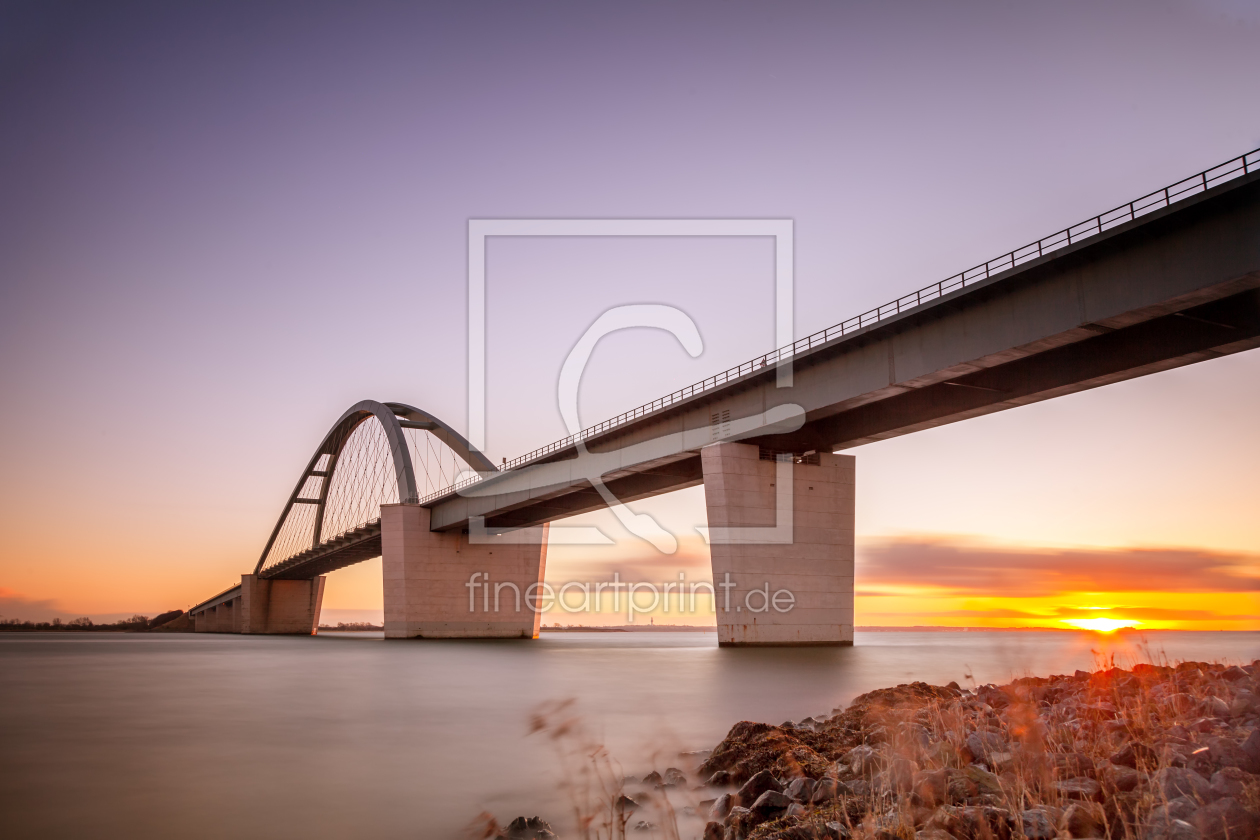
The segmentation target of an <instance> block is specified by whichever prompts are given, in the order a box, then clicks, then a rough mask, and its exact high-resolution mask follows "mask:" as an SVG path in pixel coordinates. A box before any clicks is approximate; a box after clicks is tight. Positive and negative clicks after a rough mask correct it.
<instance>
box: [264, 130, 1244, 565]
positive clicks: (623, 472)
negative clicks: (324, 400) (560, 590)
mask: <svg viewBox="0 0 1260 840" xmlns="http://www.w3.org/2000/svg"><path fill="white" fill-rule="evenodd" d="M1251 156H1253V157H1256V158H1257V160H1258V161H1260V155H1257V154H1256V153H1252V155H1251ZM1253 168H1254V167H1253ZM1208 184H1209V182H1208V181H1207V179H1206V177H1205V178H1204V186H1205V187H1207V186H1208ZM1153 195H1154V194H1153ZM1165 202H1166V204H1167V206H1162V207H1159V208H1156V209H1153V210H1148V212H1146V213H1145V215H1138V214H1137V213H1135V212H1133V207H1134V205H1128V207H1129V208H1130V216H1131V218H1127V219H1125V218H1119V217H1117V218H1114V219H1111V220H1108V221H1106V222H1105V223H1104V221H1103V219H1104V217H1105V216H1106V214H1104V217H1097V219H1096V220H1095V221H1096V222H1097V229H1096V230H1092V231H1091V230H1087V229H1084V228H1082V229H1081V230H1080V231H1078V232H1077V234H1076V237H1077V238H1076V239H1075V240H1073V238H1072V233H1071V229H1069V231H1067V232H1065V233H1067V235H1068V240H1069V242H1068V243H1067V244H1064V243H1062V242H1059V243H1057V244H1055V246H1054V247H1055V249H1054V250H1052V251H1051V252H1049V253H1041V251H1040V249H1041V243H1036V244H1037V246H1038V249H1039V250H1038V252H1026V253H1023V254H1020V253H1019V252H1012V254H1010V255H1008V256H1007V258H1002V259H1007V263H1006V266H1007V267H1006V268H1005V270H992V265H993V264H992V263H986V264H985V266H984V274H983V275H975V276H972V277H971V278H967V277H966V273H964V275H962V277H963V280H964V282H954V284H953V286H951V287H948V288H947V287H946V286H945V285H943V284H937V290H936V294H935V295H932V296H929V297H930V298H931V299H929V300H923V299H922V297H921V296H920V297H916V298H915V299H914V301H913V305H911V304H910V303H907V304H906V305H905V306H904V307H903V306H902V302H901V301H898V302H897V305H896V309H895V310H888V311H884V308H881V309H880V310H878V311H877V315H878V317H875V318H872V319H870V321H869V322H868V321H864V320H863V318H864V317H865V316H861V317H859V318H858V319H854V320H853V321H851V322H846V324H849V325H850V327H848V328H845V329H836V330H835V331H834V332H833V331H824V332H823V333H820V334H818V335H817V336H814V337H811V338H810V339H808V340H802V342H798V343H797V346H795V347H794V348H791V349H790V352H788V353H784V352H783V351H779V354H778V355H779V356H782V357H785V358H787V357H790V359H791V364H792V366H793V385H792V387H790V388H778V387H777V385H776V370H775V367H774V364H773V363H774V360H775V358H776V354H769V355H768V356H767V357H766V358H767V359H768V360H769V361H770V364H768V365H765V366H759V365H757V364H755V363H754V364H749V365H744V366H740V368H736V369H733V370H732V371H728V372H727V373H726V374H723V375H722V377H724V378H723V379H722V381H721V382H718V381H717V380H718V377H714V378H713V379H712V383H713V384H712V385H706V386H705V387H693V388H692V389H691V391H690V392H687V391H686V389H684V391H683V392H676V393H675V394H674V395H671V396H670V397H669V398H665V399H663V400H660V401H657V403H654V404H652V406H648V407H644V409H639V410H636V411H635V412H631V413H628V414H627V415H623V417H622V418H619V419H617V422H615V423H614V422H610V423H609V424H601V427H596V429H594V430H591V431H589V432H587V433H586V435H585V439H584V443H585V446H586V447H587V448H588V450H589V451H590V452H591V453H594V455H595V456H596V459H597V460H600V461H601V462H602V466H601V467H600V471H601V473H602V475H603V480H604V482H605V484H606V485H607V486H608V487H609V488H610V489H611V490H612V491H613V492H614V493H615V495H616V496H617V497H618V498H619V499H621V500H622V501H634V500H636V499H641V498H646V497H648V496H653V495H657V494H659V493H665V492H670V491H672V490H677V489H681V488H684V487H689V486H694V485H696V484H699V483H701V481H702V476H701V474H700V461H699V455H698V452H699V449H700V448H701V447H702V446H704V445H707V444H708V443H711V442H714V441H716V440H718V439H721V438H723V437H724V436H725V433H724V431H723V429H724V426H723V423H724V422H725V418H726V417H728V416H729V417H730V418H732V420H733V422H735V424H736V425H738V421H740V420H741V419H745V418H756V417H763V418H764V417H765V416H766V412H768V411H771V410H772V409H775V408H776V407H782V406H786V405H796V406H799V407H800V408H801V409H802V410H803V411H804V416H803V422H801V423H800V424H799V428H797V429H795V430H794V431H791V432H786V433H777V434H765V433H756V432H755V431H754V432H753V433H750V434H744V435H742V436H740V437H741V439H743V440H745V441H746V442H749V443H756V444H759V445H762V446H765V447H768V448H771V449H776V450H779V451H792V452H797V453H801V452H808V451H824V450H825V451H836V450H842V449H847V448H851V447H855V446H860V445H862V444H864V443H869V442H872V441H876V440H882V439H886V438H890V437H894V436H898V435H903V434H908V433H910V432H914V431H917V430H921V429H927V428H931V427H934V426H939V425H943V424H946V423H953V422H957V421H959V420H963V419H966V418H969V417H975V416H980V415H983V414H988V413H991V412H995V411H1002V410H1005V409H1008V408H1014V407H1017V406H1020V405H1027V404H1029V403H1033V402H1037V401H1040V400H1045V399H1050V398H1053V397H1056V396H1061V395H1064V394H1070V393H1074V392H1077V391H1081V390H1085V389H1088V388H1094V387H1098V386H1100V385H1104V384H1107V383H1111V382H1118V381H1122V380H1125V379H1130V378H1133V377H1136V376H1142V375H1145V374H1148V373H1154V372H1157V371H1161V370H1167V369H1170V368H1174V367H1178V366H1181V365H1186V364H1191V363H1194V362H1198V361H1202V360H1205V359H1210V358H1215V357H1218V356H1221V355H1225V354H1229V353H1236V352H1240V351H1243V350H1247V349H1251V348H1253V347H1256V346H1260V173H1256V172H1251V173H1250V174H1245V173H1244V174H1242V175H1241V176H1240V177H1235V178H1233V179H1232V180H1228V181H1225V182H1224V183H1221V184H1219V185H1218V186H1215V187H1210V188H1205V189H1203V190H1202V191H1200V192H1198V194H1196V195H1193V196H1190V197H1188V198H1184V199H1183V200H1180V201H1175V202H1170V201H1169V200H1168V198H1167V191H1165ZM1091 223H1092V222H1091ZM1077 227H1078V228H1079V227H1081V226H1077ZM1029 247H1031V246H1029ZM997 263H998V265H999V266H1000V265H1001V260H999V261H997ZM956 279H957V278H952V279H951V280H956ZM917 294H918V293H916V295H917ZM902 300H903V301H905V300H906V299H904V298H903V299H902ZM815 339H817V340H815ZM708 382H710V380H706V383H708ZM702 384H703V383H702ZM717 418H721V419H722V422H715V420H716V419H717ZM763 431H764V427H763ZM577 443H578V442H577V441H576V440H574V439H571V438H570V439H566V440H565V441H560V442H558V443H557V444H553V445H551V446H549V447H544V448H543V449H542V450H537V451H536V452H534V453H530V455H528V456H525V457H524V458H522V459H517V461H516V462H514V464H515V466H514V467H513V468H512V469H509V470H506V471H504V472H501V473H499V474H496V475H494V476H491V477H490V478H488V479H486V480H482V481H478V482H476V483H472V484H469V485H467V486H464V487H461V488H459V492H455V491H453V490H452V491H448V492H446V493H442V494H438V495H435V496H432V497H429V498H426V499H422V500H421V502H422V504H424V505H425V506H427V507H429V508H430V509H431V511H432V527H434V529H435V530H446V529H451V528H467V527H468V526H469V523H470V518H472V517H482V518H483V519H484V523H485V524H486V525H487V526H488V527H491V528H514V527H524V526H528V525H534V524H538V523H541V522H547V521H552V520H554V519H558V518H562V517H566V516H572V515H575V514H578V513H582V512H586V511H590V510H595V509H599V508H601V507H604V501H603V499H602V498H601V497H600V495H599V494H598V493H597V492H596V491H595V490H594V488H593V487H592V485H591V483H590V481H589V479H588V478H587V477H586V475H584V474H583V471H582V468H583V467H584V465H583V464H579V462H578V460H577ZM373 528H375V531H373ZM360 532H361V533H360ZM379 553H380V531H379V523H373V524H369V525H367V526H364V528H362V529H358V531H356V532H354V533H352V534H348V535H343V536H342V537H339V538H338V539H337V540H334V541H331V542H329V543H325V544H323V545H321V546H319V547H317V548H316V549H312V550H311V551H308V552H305V553H303V554H301V555H298V556H296V557H294V558H291V559H290V560H288V561H286V562H285V563H283V564H281V565H280V566H277V567H275V568H273V569H271V570H269V571H268V573H267V575H268V576H271V577H287V578H309V577H312V576H313V575H316V574H322V573H324V572H327V571H331V570H333V569H336V568H340V567H342V566H345V565H350V564H351V563H355V562H359V561H360V560H363V559H367V558H368V557H371V556H377V555H379Z"/></svg>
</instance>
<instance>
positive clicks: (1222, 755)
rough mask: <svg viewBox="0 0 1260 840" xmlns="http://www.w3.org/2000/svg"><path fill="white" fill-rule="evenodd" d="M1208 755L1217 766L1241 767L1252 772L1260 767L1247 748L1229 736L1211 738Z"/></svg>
mask: <svg viewBox="0 0 1260 840" xmlns="http://www.w3.org/2000/svg"><path fill="white" fill-rule="evenodd" d="M1208 756H1209V758H1210V759H1211V762H1212V764H1213V765H1214V766H1216V767H1239V768H1241V769H1243V770H1246V771H1248V772H1250V773H1254V772H1256V770H1257V769H1260V768H1257V766H1256V762H1255V761H1254V760H1253V759H1252V758H1251V756H1250V755H1248V754H1247V752H1246V750H1244V749H1243V748H1242V747H1241V746H1239V745H1238V744H1236V743H1234V742H1233V741H1231V740H1230V739H1229V738H1209V739H1208Z"/></svg>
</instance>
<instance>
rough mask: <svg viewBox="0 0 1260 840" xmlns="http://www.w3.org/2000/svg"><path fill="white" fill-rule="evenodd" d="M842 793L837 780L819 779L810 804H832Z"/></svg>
mask: <svg viewBox="0 0 1260 840" xmlns="http://www.w3.org/2000/svg"><path fill="white" fill-rule="evenodd" d="M839 793H840V787H839V785H838V784H837V783H836V780H835V779H819V780H818V783H817V784H816V785H814V792H813V794H812V795H811V796H810V800H809V801H810V802H814V803H820V802H830V801H831V800H833V799H835V798H836V797H837V796H838V795H839Z"/></svg>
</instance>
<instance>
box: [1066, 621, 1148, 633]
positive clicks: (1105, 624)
mask: <svg viewBox="0 0 1260 840" xmlns="http://www.w3.org/2000/svg"><path fill="white" fill-rule="evenodd" d="M1060 621H1062V622H1063V623H1064V624H1067V625H1069V626H1071V627H1076V628H1079V629H1081V630H1093V631H1094V632H1095V633H1114V632H1116V631H1117V630H1120V629H1121V628H1126V627H1130V628H1132V627H1138V626H1140V625H1141V623H1142V622H1140V621H1133V620H1131V619H1123V618H1063V619H1060Z"/></svg>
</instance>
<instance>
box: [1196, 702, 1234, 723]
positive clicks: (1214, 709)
mask: <svg viewBox="0 0 1260 840" xmlns="http://www.w3.org/2000/svg"><path fill="white" fill-rule="evenodd" d="M1199 708H1201V709H1202V710H1203V714H1205V715H1211V716H1212V717H1218V718H1227V717H1229V704H1228V703H1226V702H1225V701H1224V700H1222V699H1221V698H1219V697H1204V698H1203V704H1202V705H1201V706H1200V707H1199Z"/></svg>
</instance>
